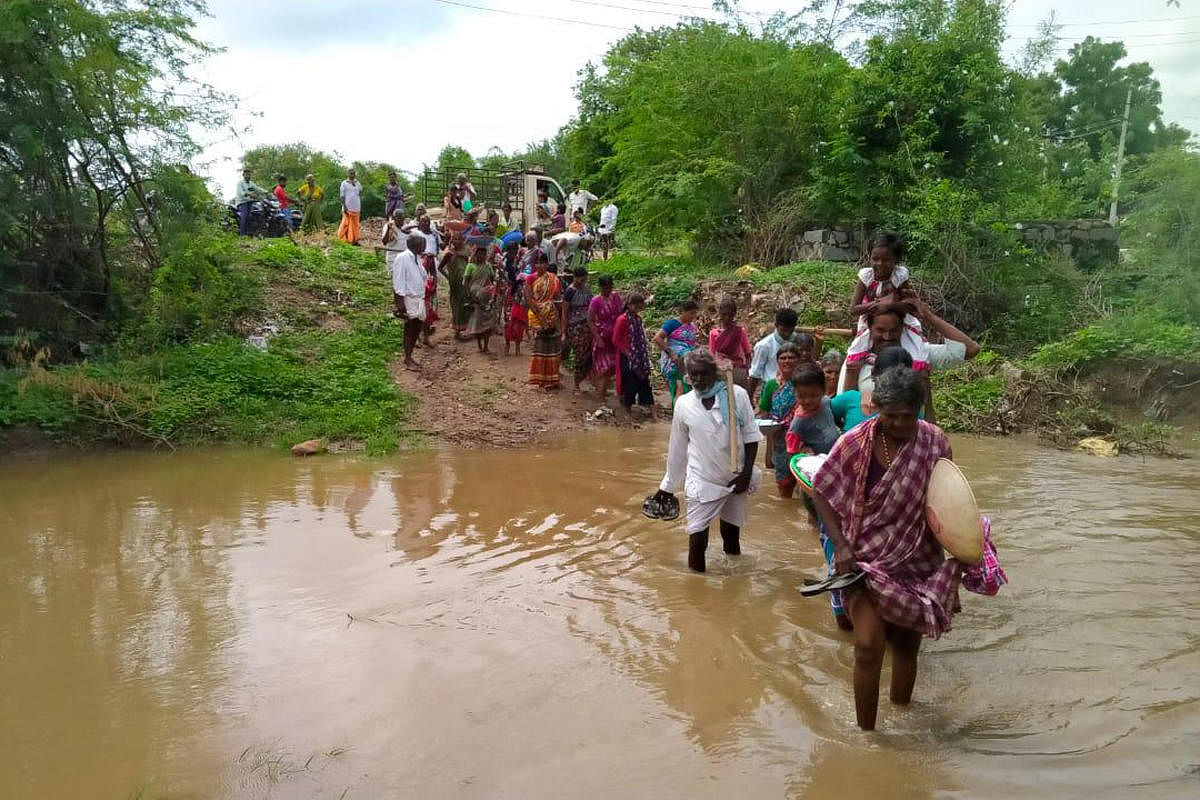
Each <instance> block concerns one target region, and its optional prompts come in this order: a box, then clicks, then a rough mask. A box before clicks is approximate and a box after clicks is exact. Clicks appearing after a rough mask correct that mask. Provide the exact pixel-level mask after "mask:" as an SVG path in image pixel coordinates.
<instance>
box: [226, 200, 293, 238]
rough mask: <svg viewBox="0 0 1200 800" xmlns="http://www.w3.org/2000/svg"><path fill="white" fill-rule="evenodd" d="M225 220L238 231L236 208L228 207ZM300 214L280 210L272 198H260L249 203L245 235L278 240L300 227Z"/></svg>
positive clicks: (288, 209)
mask: <svg viewBox="0 0 1200 800" xmlns="http://www.w3.org/2000/svg"><path fill="white" fill-rule="evenodd" d="M228 210H229V215H228V217H227V220H228V221H229V224H231V225H232V227H233V229H234V230H237V229H238V209H237V206H234V205H230V206H228ZM301 217H302V215H301V213H300V210H299V209H293V208H280V207H279V203H278V202H276V200H275V199H274V198H273V197H260V198H258V199H256V200H253V201H251V203H250V213H249V215H248V216H247V218H246V235H248V236H265V237H267V238H271V239H274V238H278V237H280V236H284V235H286V234H288V233H290V232H291V231H294V230H297V229H298V228H299V227H300V220H301Z"/></svg>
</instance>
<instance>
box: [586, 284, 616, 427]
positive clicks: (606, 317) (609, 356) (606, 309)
mask: <svg viewBox="0 0 1200 800" xmlns="http://www.w3.org/2000/svg"><path fill="white" fill-rule="evenodd" d="M596 282H597V283H598V284H599V285H600V294H598V295H596V296H595V297H593V298H592V304H591V306H589V307H588V320H589V321H590V322H591V325H592V378H591V380H592V386H595V387H596V393H597V394H599V395H600V402H601V403H603V402H604V399H605V398H606V397H607V396H608V383H609V381H611V380H612V379H613V377H614V376H615V375H616V373H617V346H616V345H615V344H613V327H614V326H615V325H616V324H617V317H619V316H621V312H622V311H623V310H624V308H625V305H624V303H623V302H622V301H621V296H620V295H619V294H617V293H616V292H614V291H613V279H612V275H601V276H600V277H599V278H598V279H597V281H596Z"/></svg>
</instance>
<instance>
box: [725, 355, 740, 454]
mask: <svg viewBox="0 0 1200 800" xmlns="http://www.w3.org/2000/svg"><path fill="white" fill-rule="evenodd" d="M725 399H726V400H727V401H728V405H729V408H728V409H727V412H728V413H727V414H726V416H727V417H728V419H727V420H726V421H727V422H728V423H729V471H730V472H734V473H736V472H737V471H738V453H737V428H735V427H734V421H735V420H737V408H736V407H735V406H734V394H733V370H732V369H727V370H725Z"/></svg>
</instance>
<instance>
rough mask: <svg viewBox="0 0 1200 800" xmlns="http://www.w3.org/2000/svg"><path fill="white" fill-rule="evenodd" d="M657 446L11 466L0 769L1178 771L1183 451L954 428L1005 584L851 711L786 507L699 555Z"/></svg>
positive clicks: (809, 794) (1178, 781)
mask: <svg viewBox="0 0 1200 800" xmlns="http://www.w3.org/2000/svg"><path fill="white" fill-rule="evenodd" d="M665 439H666V429H665V428H655V429H647V430H643V431H640V432H632V433H631V432H628V431H623V432H620V433H615V432H604V433H591V434H579V435H576V436H574V437H573V438H570V439H567V440H564V441H562V442H559V443H556V444H555V445H553V446H552V447H550V448H549V449H545V450H541V451H538V452H537V453H532V452H521V451H496V452H434V453H423V454H415V455H409V456H402V457H396V458H394V459H385V460H370V459H363V458H353V457H336V456H326V457H321V458H315V459H311V460H292V459H290V458H288V457H286V456H283V455H279V454H276V453H267V452H241V451H202V452H190V453H177V454H171V455H167V454H153V453H122V454H110V455H102V456H84V457H78V456H77V457H71V458H63V459H52V460H50V461H43V462H7V463H5V464H2V465H0V698H2V699H0V797H4V798H38V799H39V800H40V799H42V798H51V799H56V798H128V797H140V798H143V799H144V800H148V799H149V798H155V797H170V798H220V797H233V798H243V797H247V798H258V797H271V798H313V797H320V798H342V797H344V798H388V797H413V798H418V797H419V798H440V797H463V798H543V797H544V798H676V797H678V798H708V797H713V798H716V797H721V798H728V797H737V798H783V797H797V798H799V797H804V798H834V800H858V799H859V798H871V799H872V800H879V799H880V798H892V797H904V798H921V797H961V798H979V797H987V798H992V797H994V798H1010V797H1034V796H1036V797H1039V798H1060V797H1081V798H1097V797H1114V798H1132V797H1169V798H1174V797H1198V796H1200V588H1198V587H1200V465H1197V464H1196V463H1194V462H1177V461H1165V460H1161V461H1160V460H1147V461H1142V460H1140V459H1134V458H1121V459H1112V460H1103V459H1097V458H1092V457H1088V456H1083V455H1075V454H1070V453H1061V452H1055V451H1051V450H1045V449H1040V448H1038V447H1036V446H1034V445H1033V444H1031V443H1029V442H1025V441H1015V440H991V439H988V440H977V439H963V438H958V439H955V441H954V448H955V454H956V457H957V459H958V461H959V463H960V464H961V465H962V466H963V468H964V469H965V471H966V473H967V475H968V476H969V477H970V478H971V479H972V482H973V484H974V487H975V491H976V494H977V495H978V497H979V501H980V504H981V506H983V507H984V509H985V511H986V512H988V513H990V514H992V516H993V518H994V520H995V522H994V526H995V527H994V530H995V532H996V538H997V544H998V546H999V548H1000V554H1001V557H1002V558H1003V560H1004V563H1005V566H1006V568H1007V570H1008V572H1009V575H1010V577H1011V579H1012V584H1011V586H1009V587H1006V589H1005V590H1004V591H1003V592H1002V594H1001V595H1000V596H998V597H996V598H982V597H979V596H976V595H972V594H968V593H965V592H964V593H963V605H964V609H963V612H962V614H960V615H959V616H958V617H956V619H955V624H954V630H953V631H952V632H951V633H950V634H948V635H947V636H945V637H943V638H942V639H941V640H939V641H930V642H927V643H926V647H925V648H924V649H923V651H922V660H921V668H920V674H919V677H918V682H917V690H916V695H915V702H914V703H913V705H912V706H910V707H908V708H904V709H901V708H896V707H893V706H891V704H890V703H889V702H888V700H887V697H886V691H885V692H884V696H883V698H882V699H881V703H880V724H879V728H880V729H879V731H878V732H876V733H873V734H863V733H860V732H859V731H858V730H857V728H855V726H854V707H853V698H852V694H851V685H850V667H851V662H852V659H853V647H852V644H851V640H850V638H849V636H848V635H847V634H844V633H841V632H839V631H838V630H837V628H836V627H835V625H834V624H833V620H832V617H831V616H830V613H829V608H828V605H827V601H825V600H824V599H820V600H806V599H804V598H802V597H801V596H800V595H799V593H798V592H797V591H796V587H797V586H798V585H799V584H800V583H801V580H802V578H803V577H805V576H812V575H817V574H819V573H820V571H821V569H822V566H821V565H822V561H821V558H820V554H819V551H818V546H817V541H816V536H815V533H814V531H813V530H812V529H811V528H810V527H809V526H808V524H807V522H806V521H805V519H804V517H803V514H802V511H801V508H800V506H799V504H798V503H796V502H784V501H780V500H777V499H775V498H774V497H773V496H772V495H771V494H770V493H768V492H766V491H760V492H759V494H757V495H756V496H755V498H754V500H753V502H752V511H751V523H750V525H749V526H748V528H747V530H746V533H745V534H744V536H743V548H744V550H745V553H746V555H743V556H742V557H740V558H728V557H726V556H724V555H722V554H721V553H720V552H719V550H720V547H719V537H714V538H717V546H716V547H715V548H710V557H709V573H708V575H707V576H698V575H694V574H690V573H689V572H688V571H687V570H686V568H685V566H684V555H685V552H684V551H685V537H684V534H683V533H682V531H681V530H680V529H679V528H677V527H672V526H671V525H669V524H667V523H661V522H652V521H650V520H647V519H645V518H644V517H643V516H642V515H641V511H640V506H641V500H642V498H643V497H644V496H645V495H646V494H647V493H649V492H650V491H651V490H653V489H654V488H655V485H656V484H657V482H658V480H659V478H660V477H661V469H662V463H663V452H664V448H665ZM886 671H887V667H886V666H885V676H884V686H885V687H886V685H887V684H886V682H887V674H886Z"/></svg>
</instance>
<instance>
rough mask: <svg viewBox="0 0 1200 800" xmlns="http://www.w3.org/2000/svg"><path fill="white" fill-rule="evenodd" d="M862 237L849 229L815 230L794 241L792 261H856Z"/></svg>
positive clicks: (806, 232) (859, 253)
mask: <svg viewBox="0 0 1200 800" xmlns="http://www.w3.org/2000/svg"><path fill="white" fill-rule="evenodd" d="M862 247H863V242H862V236H861V235H860V234H859V233H858V232H857V231H853V230H850V229H849V228H817V229H815V230H811V231H805V232H804V236H802V237H801V238H800V239H798V240H797V241H796V247H795V249H794V251H793V253H792V259H793V260H794V261H858V259H859V256H860V255H861V251H862Z"/></svg>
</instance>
